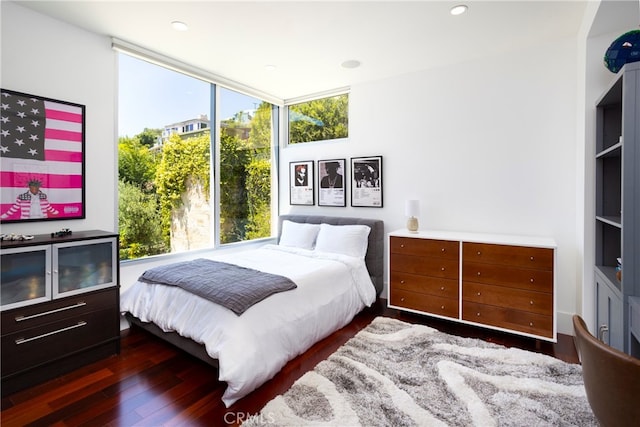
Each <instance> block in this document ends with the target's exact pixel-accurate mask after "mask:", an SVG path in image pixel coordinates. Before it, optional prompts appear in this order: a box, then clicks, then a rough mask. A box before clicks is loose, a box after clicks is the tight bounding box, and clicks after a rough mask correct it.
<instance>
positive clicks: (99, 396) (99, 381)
mask: <svg viewBox="0 0 640 427" xmlns="http://www.w3.org/2000/svg"><path fill="white" fill-rule="evenodd" d="M382 301H383V302H384V303H386V300H382ZM379 315H383V316H388V317H394V318H397V319H400V320H403V321H407V322H412V323H422V324H426V325H429V326H432V327H434V328H437V329H439V330H441V331H443V332H447V333H451V334H456V335H462V336H468V337H475V338H481V339H485V340H487V341H491V342H495V343H498V344H502V345H506V346H509V347H519V348H523V349H526V350H532V351H537V352H541V353H545V354H548V355H551V356H554V357H557V358H559V359H561V360H564V361H566V362H571V363H578V356H577V354H576V351H575V347H574V345H573V338H572V337H571V336H567V335H562V334H560V335H559V336H558V342H557V343H555V344H554V343H549V342H544V341H537V340H534V339H529V338H523V337H517V336H514V335H511V334H506V333H499V332H496V331H489V330H485V329H480V328H475V327H471V326H467V325H460V324H457V323H453V322H447V321H442V320H438V319H432V318H428V317H425V316H418V315H413V314H409V313H400V312H398V311H396V310H391V309H388V308H386V307H385V306H384V304H383V303H380V302H379V303H377V304H376V305H374V306H373V307H371V308H369V309H366V310H365V311H363V312H362V313H360V314H358V316H356V318H355V319H354V320H353V322H351V323H350V324H349V325H348V326H346V327H345V328H343V329H341V330H339V331H337V332H335V333H334V334H333V335H331V336H330V337H328V338H326V339H324V340H322V341H320V342H318V343H317V344H316V345H314V346H313V347H312V348H311V349H309V350H308V351H307V352H306V353H304V354H303V355H301V356H299V357H297V358H296V359H294V360H292V361H291V362H289V363H288V364H287V365H286V366H285V367H284V368H283V369H282V371H281V372H279V373H278V374H277V375H276V376H275V377H274V378H273V379H272V380H270V381H268V382H267V383H266V384H264V385H263V386H262V387H260V388H259V389H258V390H256V391H254V392H253V393H251V394H250V395H249V396H247V397H245V398H244V399H241V400H240V401H238V402H237V403H236V404H234V405H233V406H232V407H230V408H225V407H224V405H223V404H222V401H221V400H220V397H221V396H222V393H223V391H224V384H223V383H220V382H218V381H217V379H216V378H217V372H216V370H215V369H213V368H211V367H210V366H208V365H206V364H205V363H204V362H202V361H200V360H198V359H195V358H193V357H191V356H189V355H187V354H185V353H184V352H182V351H181V350H179V349H177V348H174V347H172V346H171V345H169V344H166V343H164V342H163V341H161V340H159V339H158V338H155V337H154V336H152V335H150V334H147V333H146V332H144V331H142V330H140V329H137V328H132V329H130V330H128V331H123V334H122V351H121V354H120V355H118V356H112V357H109V358H107V359H105V360H102V361H99V362H97V363H94V364H92V365H89V366H85V367H81V368H79V369H77V370H76V371H73V372H72V373H70V374H67V375H65V376H63V377H60V378H57V379H54V380H51V381H49V382H47V383H44V384H41V385H38V386H35V387H32V388H30V389H27V390H24V391H21V392H18V393H15V394H13V395H10V396H7V397H4V398H3V399H2V412H1V413H0V423H1V424H2V426H3V427H8V426H83V425H86V426H127V427H129V426H134V425H135V426H159V425H188V426H223V425H239V424H241V423H242V421H243V420H244V419H246V418H247V417H248V416H249V415H250V414H254V413H256V412H258V411H259V410H260V409H261V408H262V407H263V406H264V405H265V404H266V403H267V402H268V401H269V400H271V399H272V398H273V397H275V396H277V395H278V394H282V393H284V392H285V391H286V390H287V389H288V388H289V387H290V386H291V385H292V384H293V382H294V381H295V380H297V379H298V378H299V377H300V376H302V375H303V374H304V373H305V372H307V371H309V370H311V369H313V367H314V366H315V365H316V364H317V363H319V362H320V361H321V360H323V359H325V358H327V357H328V356H329V355H330V354H331V353H333V352H334V351H335V350H336V349H337V348H338V347H339V346H340V345H342V344H343V343H345V342H346V341H347V340H348V339H349V338H351V337H352V336H353V335H355V334H356V333H357V332H358V331H359V330H360V329H362V328H364V327H365V326H366V325H368V324H369V322H371V320H372V319H373V318H374V317H376V316H379Z"/></svg>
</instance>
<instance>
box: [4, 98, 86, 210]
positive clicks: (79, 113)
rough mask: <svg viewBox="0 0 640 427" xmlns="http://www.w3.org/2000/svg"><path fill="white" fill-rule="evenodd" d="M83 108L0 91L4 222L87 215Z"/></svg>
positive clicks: (67, 103) (82, 106)
mask: <svg viewBox="0 0 640 427" xmlns="http://www.w3.org/2000/svg"><path fill="white" fill-rule="evenodd" d="M84 121H85V107H84V105H79V104H73V103H69V102H64V101H56V100H53V99H48V98H42V97H38V96H34V95H29V94H25V93H20V92H15V91H11V90H7V89H1V90H0V221H1V222H10V221H29V220H46V219H52V220H56V219H57V220H61V219H78V218H84V217H85V211H84V136H85V132H84Z"/></svg>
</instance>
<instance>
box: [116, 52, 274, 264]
mask: <svg viewBox="0 0 640 427" xmlns="http://www.w3.org/2000/svg"><path fill="white" fill-rule="evenodd" d="M119 61H120V70H119V71H120V72H119V90H120V93H119V141H118V142H119V144H118V157H119V159H118V174H119V183H118V190H119V212H118V220H119V232H120V259H133V258H140V257H144V256H148V255H157V254H164V253H173V252H181V251H187V250H193V249H201V248H207V247H214V246H216V245H217V244H224V243H231V242H239V241H245V240H252V239H256V238H262V237H269V236H270V235H271V215H270V213H271V197H272V195H271V174H272V170H271V169H272V162H271V150H272V146H273V144H272V141H273V132H272V119H271V114H272V110H276V111H277V108H274V107H273V106H272V105H271V104H269V103H267V102H265V101H262V100H260V99H257V98H252V97H250V96H247V95H244V94H241V93H239V92H235V91H232V90H229V89H224V88H221V87H217V86H216V84H215V83H214V82H210V81H205V80H201V79H198V78H194V77H191V76H188V75H186V74H182V73H180V72H177V71H173V70H169V69H167V68H164V67H162V66H159V65H155V64H152V63H150V62H146V61H143V60H139V59H136V58H133V57H131V56H129V55H126V54H122V53H121V54H120V55H119ZM216 112H217V113H218V114H219V117H220V118H221V119H219V120H218V121H219V126H218V127H216V123H215V122H214V123H210V121H209V118H208V117H213V118H215V117H216ZM216 129H219V130H220V132H219V134H216V133H215V130H216ZM216 153H219V154H216ZM212 172H215V175H213V174H212Z"/></svg>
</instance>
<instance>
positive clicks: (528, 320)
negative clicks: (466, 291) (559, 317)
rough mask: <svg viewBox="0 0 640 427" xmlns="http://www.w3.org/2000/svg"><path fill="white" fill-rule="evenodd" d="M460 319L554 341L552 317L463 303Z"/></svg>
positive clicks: (467, 302)
mask: <svg viewBox="0 0 640 427" xmlns="http://www.w3.org/2000/svg"><path fill="white" fill-rule="evenodd" d="M462 319H463V320H467V321H469V322H474V323H481V324H483V325H490V326H497V327H500V328H505V329H510V330H513V331H519V332H524V333H527V334H532V335H539V336H541V337H546V338H550V339H555V337H554V335H553V316H545V315H542V314H536V313H530V312H526V311H519V310H513V309H508V308H504V307H497V306H492V305H485V304H478V303H474V302H469V301H463V302H462Z"/></svg>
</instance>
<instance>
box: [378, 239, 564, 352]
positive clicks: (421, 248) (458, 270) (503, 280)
mask: <svg viewBox="0 0 640 427" xmlns="http://www.w3.org/2000/svg"><path fill="white" fill-rule="evenodd" d="M388 248H389V257H388V259H389V268H388V272H389V280H388V283H389V288H388V290H389V295H388V305H389V307H392V308H397V309H400V310H406V311H411V312H416V313H421V314H426V315H431V316H436V317H442V318H447V319H451V320H455V321H459V322H463V323H469V324H474V325H477V326H484V327H488V328H492V329H498V330H502V331H507V332H512V333H516V334H520V335H525V336H530V337H535V338H538V339H543V340H547V341H553V342H555V341H556V315H555V306H556V304H555V258H556V255H555V251H556V245H555V242H554V241H553V240H552V239H545V238H536V237H520V236H504V235H490V234H478V233H456V232H441V231H420V232H418V233H410V232H408V231H406V230H399V231H395V232H393V233H390V234H389V242H388Z"/></svg>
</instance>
